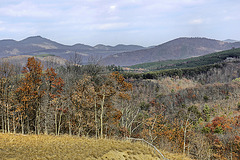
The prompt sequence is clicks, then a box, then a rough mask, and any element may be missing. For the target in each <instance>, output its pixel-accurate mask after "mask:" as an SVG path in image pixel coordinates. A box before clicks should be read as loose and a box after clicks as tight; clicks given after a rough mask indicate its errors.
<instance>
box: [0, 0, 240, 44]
mask: <svg viewBox="0 0 240 160" xmlns="http://www.w3.org/2000/svg"><path fill="white" fill-rule="evenodd" d="M36 35H40V36H42V37H45V38H48V39H51V40H54V41H57V42H59V43H63V44H67V45H73V44H76V43H82V44H87V45H92V46H94V45H97V44H105V45H117V44H136V45H142V46H152V45H158V44H161V43H164V42H167V41H169V40H172V39H175V38H179V37H207V38H211V39H218V40H225V39H235V40H240V1H239V0H0V39H15V40H22V39H24V38H27V37H29V36H36Z"/></svg>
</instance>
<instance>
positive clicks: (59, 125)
mask: <svg viewBox="0 0 240 160" xmlns="http://www.w3.org/2000/svg"><path fill="white" fill-rule="evenodd" d="M62 114H63V111H61V113H60V116H59V121H58V135H60V129H61V121H62Z"/></svg>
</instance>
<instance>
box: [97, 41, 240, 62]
mask: <svg viewBox="0 0 240 160" xmlns="http://www.w3.org/2000/svg"><path fill="white" fill-rule="evenodd" d="M239 47H240V42H235V43H227V42H224V41H220V40H214V39H208V38H188V37H181V38H177V39H174V40H171V41H168V42H165V43H163V44H160V45H158V46H155V47H153V48H147V49H143V50H137V51H131V52H123V53H117V54H114V55H110V56H108V57H106V58H104V59H102V61H101V63H102V64H104V65H112V64H115V65H120V66H130V65H135V64H140V63H147V62H156V61H162V60H170V59H172V60H175V59H184V58H190V57H195V56H202V55H206V54H209V53H214V52H219V51H223V50H228V49H231V48H239Z"/></svg>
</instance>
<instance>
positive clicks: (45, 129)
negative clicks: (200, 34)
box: [44, 111, 48, 135]
mask: <svg viewBox="0 0 240 160" xmlns="http://www.w3.org/2000/svg"><path fill="white" fill-rule="evenodd" d="M44 118H45V123H44V134H46V135H47V134H48V117H47V111H45V115H44Z"/></svg>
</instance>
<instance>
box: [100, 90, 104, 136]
mask: <svg viewBox="0 0 240 160" xmlns="http://www.w3.org/2000/svg"><path fill="white" fill-rule="evenodd" d="M104 100H105V94H103V99H102V104H101V117H100V121H101V122H100V123H101V135H100V137H101V138H103V107H104Z"/></svg>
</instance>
